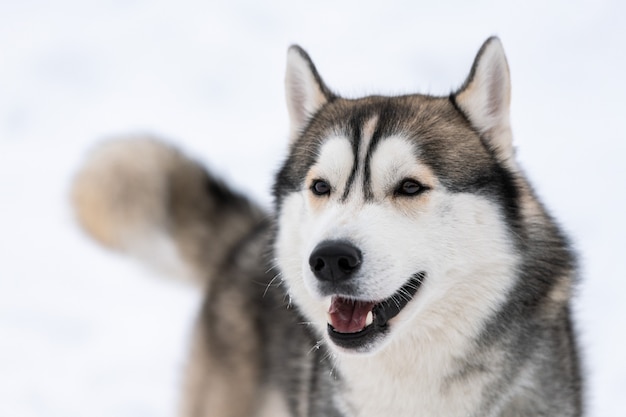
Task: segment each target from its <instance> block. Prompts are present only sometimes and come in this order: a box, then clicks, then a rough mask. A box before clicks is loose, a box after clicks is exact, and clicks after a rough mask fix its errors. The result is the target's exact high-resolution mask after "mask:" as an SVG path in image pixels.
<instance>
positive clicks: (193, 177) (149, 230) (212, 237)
mask: <svg viewBox="0 0 626 417" xmlns="http://www.w3.org/2000/svg"><path fill="white" fill-rule="evenodd" d="M71 200H72V205H73V208H74V212H75V214H76V218H77V220H78V223H79V224H80V226H81V227H82V228H83V229H84V230H85V231H86V232H87V233H88V234H89V235H90V236H91V237H92V238H93V239H95V240H96V241H98V242H99V243H100V244H102V245H104V246H105V247H108V248H110V249H113V250H117V251H121V252H125V253H128V254H130V255H133V256H135V257H136V258H139V259H140V260H142V261H144V262H146V263H147V264H149V265H151V266H154V267H157V268H158V269H161V270H165V271H166V272H169V273H174V274H177V275H187V276H190V277H192V278H193V279H195V280H196V281H197V282H198V283H200V284H202V285H204V284H205V281H206V280H208V279H209V277H210V276H211V274H212V273H213V272H214V271H216V270H217V269H218V268H219V267H220V266H221V264H222V263H223V262H224V261H225V259H226V258H227V257H228V256H229V254H230V252H231V251H232V250H233V248H234V247H235V246H236V245H237V244H238V242H240V241H241V240H242V239H245V237H246V236H248V235H250V234H251V233H254V230H256V229H257V228H259V227H261V225H262V224H264V222H265V221H266V215H265V213H264V212H263V210H261V209H260V208H259V207H258V206H256V205H254V204H252V203H251V202H250V201H249V200H248V199H246V198H245V197H243V196H241V195H239V194H237V193H236V192H234V191H233V190H231V189H230V188H228V187H226V186H225V185H224V184H223V183H222V182H221V181H219V180H217V179H216V178H214V177H213V176H211V175H210V174H209V173H208V172H207V171H206V170H205V169H204V168H203V167H202V166H201V165H200V164H198V163H197V162H196V161H193V160H191V159H189V158H188V157H186V156H185V155H184V154H182V153H181V152H180V151H178V150H177V149H176V148H174V147H172V146H170V145H167V144H165V143H163V142H160V141H158V140H156V139H153V138H147V137H138V138H137V137H136V138H128V139H118V140H112V141H108V142H105V143H103V144H102V145H100V146H98V147H97V148H96V149H95V150H94V151H93V152H92V153H91V154H90V155H89V156H88V158H87V160H86V161H85V163H84V165H83V166H82V167H81V168H80V170H79V171H78V173H77V174H76V177H75V178H74V182H73V184H72V188H71Z"/></svg>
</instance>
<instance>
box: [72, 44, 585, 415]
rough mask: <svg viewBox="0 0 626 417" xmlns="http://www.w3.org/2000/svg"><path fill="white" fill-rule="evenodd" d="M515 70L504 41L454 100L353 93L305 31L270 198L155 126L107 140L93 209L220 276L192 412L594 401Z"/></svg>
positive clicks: (193, 372)
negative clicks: (519, 111)
mask: <svg viewBox="0 0 626 417" xmlns="http://www.w3.org/2000/svg"><path fill="white" fill-rule="evenodd" d="M509 80H510V78H509V69H508V64H507V62H506V58H505V56H504V52H503V49H502V46H501V43H500V41H499V40H498V39H497V38H490V39H488V40H487V41H486V42H485V43H484V44H483V46H482V48H481V49H480V51H479V52H478V55H477V57H476V59H475V62H474V64H473V66H472V69H471V71H470V74H469V76H468V78H467V80H466V81H465V83H464V84H463V86H462V87H461V88H460V89H458V90H457V91H456V92H454V93H452V94H450V95H449V96H446V97H434V96H429V95H420V94H415V95H406V96H391V97H390V96H368V97H364V98H359V99H346V98H342V97H340V96H339V95H337V94H335V93H334V92H332V91H331V90H330V89H329V88H328V87H327V86H326V85H325V83H324V82H323V81H322V78H321V77H320V75H319V73H318V72H317V70H316V68H315V67H314V65H313V63H312V61H311V59H310V58H309V56H308V55H307V54H306V52H304V50H302V49H301V48H299V47H297V46H293V47H291V48H290V49H289V52H288V64H287V75H286V96H287V107H288V110H289V115H290V121H291V126H290V144H289V151H288V155H287V157H286V159H285V162H284V163H283V165H282V167H281V168H280V170H279V171H278V173H277V176H276V182H275V186H274V197H275V205H274V209H273V211H272V212H271V213H267V212H265V211H264V210H262V209H260V208H259V207H258V206H257V205H255V204H254V203H253V202H251V201H249V200H248V199H247V198H246V197H245V196H243V195H241V194H239V193H237V192H235V191H233V190H232V189H230V188H228V187H227V186H226V185H224V184H223V183H222V182H221V181H220V180H218V179H216V178H215V177H214V176H213V175H211V174H209V173H208V172H207V171H206V170H205V169H204V168H203V167H202V166H201V165H200V164H198V163H197V162H195V161H193V160H192V159H190V158H188V157H187V156H185V155H183V154H182V153H181V152H179V151H178V150H176V149H175V148H173V147H171V146H170V145H167V144H164V143H163V142H160V141H158V140H155V139H152V138H128V139H123V140H117V141H112V142H108V143H105V144H104V145H102V146H101V147H100V148H98V149H96V150H95V151H94V152H93V154H92V155H91V157H90V158H89V159H88V160H87V162H86V163H85V165H84V167H83V168H82V169H81V170H80V171H79V172H78V174H77V176H76V179H75V182H74V184H73V189H72V200H73V204H74V207H75V211H76V215H77V218H78V221H79V223H80V224H81V225H82V227H83V228H84V229H85V230H86V231H87V232H88V233H89V234H90V235H91V236H92V237H94V238H95V239H96V240H98V241H99V242H100V243H102V244H103V245H105V246H107V247H109V248H112V249H114V250H119V251H124V252H127V253H130V254H132V255H134V256H137V257H139V258H141V259H144V260H146V261H147V262H151V263H153V264H154V263H156V264H158V265H157V266H160V267H164V268H166V269H168V270H169V271H170V272H173V273H175V274H178V275H181V276H185V277H191V278H192V279H193V280H194V281H195V282H196V283H198V285H199V286H200V287H201V288H202V291H205V293H206V297H205V301H204V303H203V305H202V308H201V311H200V313H199V317H198V320H197V324H196V329H195V334H194V337H193V341H192V348H191V354H190V360H189V364H188V369H187V378H186V384H185V386H184V387H183V389H182V401H181V416H183V417H207V416H211V417H213V416H220V417H226V416H228V417H236V416H237V417H241V416H255V417H266V416H273V417H281V416H303V417H304V416H310V417H322V416H324V417H329V416H337V417H339V416H341V417H352V416H354V417H357V416H358V417H374V416H389V415H393V416H429V417H433V416H437V417H448V416H449V417H453V416H454V417H459V416H468V417H470V416H471V417H490V416H493V417H495V416H503V417H504V416H507V417H522V416H550V417H566V416H568V417H569V416H581V415H582V413H583V404H582V378H581V371H580V364H579V358H578V352H577V344H576V338H575V333H574V330H573V324H572V318H571V297H572V288H573V286H574V284H575V281H576V276H577V273H576V261H575V257H574V254H573V252H572V250H571V249H570V246H569V244H568V241H567V239H566V237H565V236H564V234H563V233H562V232H561V230H560V229H559V227H558V226H557V225H556V223H555V222H554V220H553V219H552V218H551V216H550V215H549V214H548V213H547V212H546V210H545V208H544V207H543V205H542V204H541V202H540V201H539V200H538V199H537V197H536V195H535V193H534V192H533V190H532V188H531V186H530V184H529V183H528V180H527V179H526V177H525V175H524V173H523V172H522V170H521V169H520V167H519V165H518V163H517V162H516V160H515V155H514V148H513V145H512V134H511V128H510V123H509V102H510V81H509ZM155 366H158V364H155Z"/></svg>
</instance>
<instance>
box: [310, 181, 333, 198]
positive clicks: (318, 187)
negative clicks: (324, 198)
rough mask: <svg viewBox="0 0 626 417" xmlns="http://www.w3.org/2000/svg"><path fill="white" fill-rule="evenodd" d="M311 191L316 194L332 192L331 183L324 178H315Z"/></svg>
mask: <svg viewBox="0 0 626 417" xmlns="http://www.w3.org/2000/svg"><path fill="white" fill-rule="evenodd" d="M311 191H312V192H313V194H315V195H326V194H330V185H328V183H327V182H326V181H324V180H315V181H313V185H311Z"/></svg>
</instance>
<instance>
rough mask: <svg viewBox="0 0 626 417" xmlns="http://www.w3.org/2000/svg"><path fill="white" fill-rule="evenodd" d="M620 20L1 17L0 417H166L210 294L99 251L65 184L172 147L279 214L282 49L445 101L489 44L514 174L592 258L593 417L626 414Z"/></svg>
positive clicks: (398, 13)
mask: <svg viewBox="0 0 626 417" xmlns="http://www.w3.org/2000/svg"><path fill="white" fill-rule="evenodd" d="M625 18H626V3H623V2H621V3H620V2H619V1H617V0H616V1H598V0H593V1H591V0H588V1H565V0H559V1H550V2H547V1H542V0H535V1H525V2H509V1H487V0H481V1H475V2H468V1H464V0H458V1H428V2H426V1H416V0H407V1H388V2H382V1H371V2H369V1H363V0H361V1H355V0H344V1H341V2H338V1H327V0H322V1H316V2H312V1H311V2H306V3H305V2H294V1H286V0H285V1H269V2H257V1H253V0H248V1H204V2H202V1H197V2H192V1H178V2H167V1H161V0H150V1H148V0H108V1H79V0H59V1H54V2H50V1H43V0H21V1H19V2H18V1H13V0H0V416H11V417H31V416H45V417H56V416H63V417H79V416H80V417H82V416H90V417H100V416H103V417H104V416H116V417H126V416H128V417H131V416H132V417H143V416H151V417H152V416H154V417H169V416H173V415H174V414H175V408H176V401H177V395H178V385H179V383H180V379H181V367H182V365H183V364H184V358H185V353H186V347H187V338H188V336H189V334H190V329H191V324H192V321H193V318H194V314H195V312H196V309H197V308H198V305H199V296H198V294H196V293H195V291H194V290H193V289H192V288H188V287H185V286H184V285H182V284H179V283H176V282H171V281H168V280H165V279H154V277H152V274H151V273H150V272H149V271H145V270H143V269H142V268H141V267H140V266H138V265H136V264H134V263H132V262H131V261H129V260H127V259H126V258H123V257H120V256H117V255H114V254H110V253H107V252H105V251H103V250H101V249H100V248H98V247H96V246H95V245H94V244H92V243H91V242H90V241H89V240H88V239H87V238H85V237H84V236H83V235H82V234H81V233H80V232H79V231H78V230H77V228H76V226H75V225H74V222H73V219H72V214H71V212H70V210H69V208H68V204H67V192H68V184H69V182H70V180H71V178H72V174H73V173H74V172H75V171H76V169H77V167H78V166H79V164H80V161H81V160H82V158H83V157H84V155H85V154H86V152H87V151H88V150H89V149H90V148H91V147H92V146H93V145H94V144H95V143H97V142H98V141H100V140H103V139H105V138H108V137H113V136H116V135H120V134H127V133H134V132H135V133H136V132H153V133H156V134H158V135H161V136H162V137H164V138H166V139H168V140H170V141H173V142H175V143H176V144H178V145H179V146H180V147H181V148H182V149H184V150H185V151H186V152H188V153H189V154H191V155H194V156H195V157H196V158H198V159H200V160H201V161H203V162H205V163H206V164H207V165H208V166H210V167H211V168H212V169H213V170H215V171H216V172H218V173H220V174H221V175H222V176H223V177H225V178H226V179H227V180H229V181H231V182H233V183H235V184H236V186H237V187H238V188H239V189H241V190H243V191H245V192H248V193H250V194H251V195H253V196H254V198H256V199H257V200H259V201H261V202H262V203H263V204H266V205H269V204H270V198H269V188H270V184H271V177H272V174H273V172H274V170H275V169H276V167H277V165H278V163H279V162H280V161H281V158H282V157H283V156H284V151H285V147H286V134H287V115H286V110H285V106H284V103H283V84H282V80H283V71H284V61H285V52H286V48H287V46H288V45H289V44H291V43H299V44H301V45H302V46H303V47H305V48H306V49H307V50H308V51H309V53H310V54H311V56H312V57H313V59H314V61H315V62H316V64H317V66H318V69H319V70H320V72H321V74H322V76H323V77H324V78H325V80H326V81H327V83H328V84H329V85H330V86H331V88H333V89H335V90H337V91H339V92H342V93H344V94H347V95H349V96H356V95H361V94H364V93H408V92H416V91H420V92H428V93H434V94H447V93H448V92H449V91H451V89H453V88H456V87H458V86H459V85H460V84H461V83H462V81H463V80H464V78H465V76H466V74H467V72H468V70H469V67H470V65H471V62H472V59H473V57H474V54H475V53H476V51H477V50H478V48H479V47H480V45H481V43H482V42H483V40H484V39H486V38H487V37H488V36H490V35H492V34H497V35H499V36H500V37H501V39H502V41H503V43H504V46H505V49H506V51H507V56H508V59H509V64H510V67H511V72H512V81H513V102H512V111H513V115H512V122H513V128H514V133H515V140H516V144H517V146H518V156H519V158H520V159H521V162H522V165H523V166H524V167H525V169H526V170H527V172H528V173H529V175H530V177H531V179H532V180H534V183H535V185H536V188H537V191H538V192H539V194H540V195H541V196H542V197H543V199H544V200H545V201H546V203H547V204H548V206H549V207H550V208H551V210H552V212H553V213H554V214H555V215H556V217H557V218H558V219H559V220H560V221H561V223H562V225H563V226H564V228H565V229H566V230H567V231H568V233H569V234H570V236H571V237H572V238H573V241H574V243H575V246H576V248H577V249H578V251H579V252H580V254H581V260H582V261H581V266H582V269H581V270H582V273H581V276H582V284H581V285H580V287H579V295H578V297H577V299H576V303H575V311H576V316H577V319H578V329H579V332H580V336H581V337H580V340H581V346H582V351H583V356H584V360H585V369H586V372H587V374H588V409H589V415H591V416H598V417H599V416H602V417H606V416H615V417H618V416H619V417H623V416H624V415H626V406H624V401H623V396H624V393H626V357H625V356H626V354H625V352H626V326H625V324H624V321H625V319H626V302H625V301H624V298H625V297H626V251H625V249H626V245H625V244H624V236H625V235H626V226H625V225H626V221H625V220H624V216H625V215H626V196H625V194H626V193H625V191H626V187H625V179H626V169H625V168H624V162H623V160H624V157H625V156H626V135H625V133H626V128H625V127H624V123H625V119H626V105H625V104H624V98H625V97H626V83H625V82H624V78H625V77H626V75H625V74H626V24H624V19H625Z"/></svg>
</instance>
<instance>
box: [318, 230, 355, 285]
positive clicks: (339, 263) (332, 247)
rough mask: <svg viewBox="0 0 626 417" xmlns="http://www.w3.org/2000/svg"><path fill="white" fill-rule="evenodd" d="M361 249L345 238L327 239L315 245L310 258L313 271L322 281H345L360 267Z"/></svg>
mask: <svg viewBox="0 0 626 417" xmlns="http://www.w3.org/2000/svg"><path fill="white" fill-rule="evenodd" d="M362 259H363V258H362V257H361V251H360V250H359V249H358V248H356V247H355V246H354V245H352V244H350V243H348V242H346V241H343V240H326V241H324V242H322V243H320V244H319V245H317V246H316V247H315V249H314V250H313V252H312V253H311V257H310V258H309V265H310V266H311V271H313V274H315V276H316V277H317V279H319V280H320V281H334V282H338V281H345V280H347V279H349V278H350V277H351V276H352V275H353V273H354V272H355V271H356V270H357V269H359V266H360V265H361V261H362Z"/></svg>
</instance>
